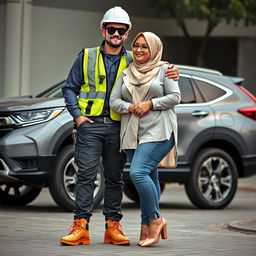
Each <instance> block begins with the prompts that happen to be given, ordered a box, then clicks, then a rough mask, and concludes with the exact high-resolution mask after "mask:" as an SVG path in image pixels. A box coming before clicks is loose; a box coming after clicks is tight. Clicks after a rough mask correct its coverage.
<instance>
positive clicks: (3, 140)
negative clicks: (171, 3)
mask: <svg viewBox="0 0 256 256" xmlns="http://www.w3.org/2000/svg"><path fill="white" fill-rule="evenodd" d="M179 69H180V80H179V86H180V89H181V93H182V102H181V103H180V104H179V105H178V106H177V107H176V112H177V114H178V125H179V132H178V134H179V139H178V166H177V168H175V169H168V168H159V178H160V182H161V188H162V191H163V190H164V186H165V184H166V183H171V182H179V183H182V184H184V185H185V189H186V193H187V195H188V197H189V199H190V200H191V202H192V203H193V204H194V205H195V206H197V207H199V208H208V209H217V208H224V207H226V206H227V205H228V204H229V203H230V202H231V201H232V199H233V197H234V195H235V193H236V190H237V181H238V177H239V178H240V177H241V178H242V177H248V176H250V175H253V174H255V173H256V99H255V97H254V96H253V95H252V94H250V93H249V92H248V91H247V90H246V89H245V88H244V87H243V86H242V85H241V84H242V82H243V79H242V78H237V77H235V78H234V77H228V76H224V75H222V74H221V73H220V72H218V71H215V70H208V69H201V68H195V67H190V66H179ZM63 83H64V81H63V82H61V83H59V84H57V85H54V86H52V87H51V88H49V89H47V90H46V91H44V92H42V93H40V94H38V95H35V96H30V97H17V98H9V99H1V100H0V203H1V204H2V205H26V204H28V203H30V202H31V201H32V200H34V199H35V198H36V197H37V196H38V194H39V193H40V191H41V188H42V187H49V190H50V193H51V195H52V197H53V199H54V200H55V202H56V203H57V205H58V206H59V207H61V208H62V209H64V210H68V211H71V210H73V208H74V196H75V194H74V191H75V184H76V173H77V166H76V164H75V163H74V155H73V152H74V149H73V145H72V130H73V121H72V118H71V116H70V114H69V113H68V111H67V109H66V108H65V104H64V100H63V98H62V94H61V88H62V86H63ZM124 181H125V188H124V191H125V194H126V195H127V196H128V197H129V198H130V199H132V200H134V201H139V198H138V194H137V192H136V189H135V188H134V186H133V184H132V183H131V180H130V178H129V163H128V162H127V164H126V167H125V170H124ZM103 191H104V178H103V167H102V165H100V166H99V168H98V176H97V179H96V181H95V193H94V207H97V206H98V205H99V204H100V202H101V201H102V198H103Z"/></svg>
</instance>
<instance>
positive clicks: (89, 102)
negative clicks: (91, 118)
mask: <svg viewBox="0 0 256 256" xmlns="http://www.w3.org/2000/svg"><path fill="white" fill-rule="evenodd" d="M92 104H93V101H92V100H89V101H88V103H87V106H86V109H85V114H86V115H90V113H91V108H92Z"/></svg>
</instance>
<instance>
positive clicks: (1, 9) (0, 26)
mask: <svg viewBox="0 0 256 256" xmlns="http://www.w3.org/2000/svg"><path fill="white" fill-rule="evenodd" d="M5 13H6V5H5V4H0V35H1V36H0V97H1V96H2V95H3V93H4V62H5V59H4V50H5V19H6V17H5Z"/></svg>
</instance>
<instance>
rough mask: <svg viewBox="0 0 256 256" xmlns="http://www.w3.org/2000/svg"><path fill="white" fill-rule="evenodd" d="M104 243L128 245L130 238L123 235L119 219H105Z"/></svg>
mask: <svg viewBox="0 0 256 256" xmlns="http://www.w3.org/2000/svg"><path fill="white" fill-rule="evenodd" d="M104 243H105V244H116V245H130V240H129V238H128V237H126V236H125V235H124V233H123V230H122V227H121V224H120V223H119V221H113V220H107V222H106V231H105V237H104Z"/></svg>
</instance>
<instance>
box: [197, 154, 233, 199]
mask: <svg viewBox="0 0 256 256" xmlns="http://www.w3.org/2000/svg"><path fill="white" fill-rule="evenodd" d="M232 182H233V178H232V173H231V170H230V166H229V164H228V163H227V162H226V161H225V160H224V159H223V158H221V157H209V158H207V159H206V160H205V161H204V162H203V164H202V165H201V167H200V171H199V176H198V185H199V188H200V191H201V193H202V195H203V197H204V198H205V199H206V200H208V201H211V202H213V203H219V202H221V201H223V200H225V199H226V198H227V196H228V195H229V194H230V191H231V188H232Z"/></svg>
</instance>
